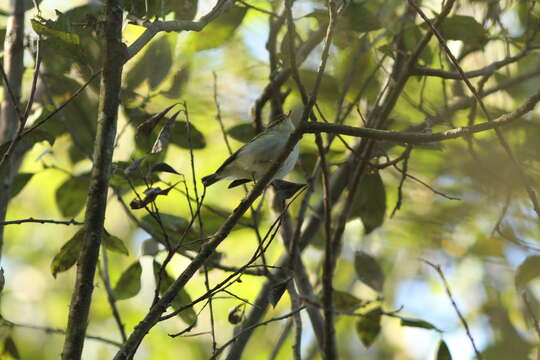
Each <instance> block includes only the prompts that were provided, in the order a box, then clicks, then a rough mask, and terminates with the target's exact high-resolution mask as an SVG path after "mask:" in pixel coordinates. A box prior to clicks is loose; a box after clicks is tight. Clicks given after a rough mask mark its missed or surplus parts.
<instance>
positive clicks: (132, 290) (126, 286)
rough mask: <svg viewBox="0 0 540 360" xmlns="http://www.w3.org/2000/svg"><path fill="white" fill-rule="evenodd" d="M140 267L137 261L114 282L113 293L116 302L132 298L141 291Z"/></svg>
mask: <svg viewBox="0 0 540 360" xmlns="http://www.w3.org/2000/svg"><path fill="white" fill-rule="evenodd" d="M141 274H142V266H141V263H140V262H139V261H138V260H137V261H135V262H134V263H133V264H131V265H130V266H129V267H128V268H127V269H126V270H125V271H124V272H123V273H122V275H120V278H119V279H118V281H117V282H116V286H115V287H114V290H113V293H114V297H115V298H116V300H125V299H129V298H132V297H134V296H135V295H137V294H138V293H139V291H140V290H141Z"/></svg>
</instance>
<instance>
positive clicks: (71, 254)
mask: <svg viewBox="0 0 540 360" xmlns="http://www.w3.org/2000/svg"><path fill="white" fill-rule="evenodd" d="M85 233H86V229H85V228H84V227H83V228H81V229H80V230H79V231H77V232H76V233H75V235H73V237H72V238H71V239H70V240H69V241H68V242H66V243H65V244H64V245H63V246H62V248H61V249H60V251H59V252H58V254H56V255H55V256H54V258H53V260H52V262H51V273H52V275H53V276H54V277H56V274H58V273H61V272H64V271H66V270H69V269H70V268H71V267H72V266H73V265H75V263H76V262H77V259H78V258H79V253H80V252H81V247H82V243H83V241H84V235H85Z"/></svg>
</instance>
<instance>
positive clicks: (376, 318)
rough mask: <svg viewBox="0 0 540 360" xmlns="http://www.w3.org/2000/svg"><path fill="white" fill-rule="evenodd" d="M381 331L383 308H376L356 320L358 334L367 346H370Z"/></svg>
mask: <svg viewBox="0 0 540 360" xmlns="http://www.w3.org/2000/svg"><path fill="white" fill-rule="evenodd" d="M380 332H381V309H380V308H376V309H374V310H372V311H370V312H369V313H367V314H365V315H364V316H362V317H361V318H360V319H359V320H358V321H357V322H356V334H357V335H358V337H359V338H360V341H361V342H362V344H364V346H365V347H366V348H368V347H370V346H371V344H373V342H374V341H375V339H376V338H377V336H378V335H379V333H380Z"/></svg>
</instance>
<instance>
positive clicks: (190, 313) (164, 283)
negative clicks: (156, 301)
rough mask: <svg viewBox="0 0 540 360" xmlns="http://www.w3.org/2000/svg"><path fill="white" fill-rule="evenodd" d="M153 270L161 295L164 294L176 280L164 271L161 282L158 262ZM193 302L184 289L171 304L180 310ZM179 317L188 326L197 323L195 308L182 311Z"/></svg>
mask: <svg viewBox="0 0 540 360" xmlns="http://www.w3.org/2000/svg"><path fill="white" fill-rule="evenodd" d="M153 269H154V279H155V280H156V284H157V283H158V282H159V292H160V294H163V293H164V292H165V291H166V290H167V289H168V288H169V286H171V285H172V283H173V282H174V279H173V278H172V277H171V276H170V275H169V274H168V273H167V271H163V273H162V274H161V281H159V270H160V269H161V265H160V264H159V263H158V262H157V261H154V262H153ZM191 302H192V300H191V296H189V294H188V292H187V291H186V290H185V289H182V290H180V292H179V293H178V295H176V297H175V298H174V299H173V301H172V302H171V307H172V308H173V309H175V310H178V309H180V308H181V307H183V306H185V305H188V304H190V303H191ZM178 316H180V318H181V319H182V320H184V322H185V323H186V324H188V325H192V324H196V323H197V314H196V313H195V310H193V307H189V308H187V309H184V310H182V311H181V312H180V313H179V314H178Z"/></svg>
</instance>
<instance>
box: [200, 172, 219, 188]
mask: <svg viewBox="0 0 540 360" xmlns="http://www.w3.org/2000/svg"><path fill="white" fill-rule="evenodd" d="M219 180H221V178H220V177H219V175H218V174H211V175H208V176H205V177H203V178H202V179H201V181H202V183H203V185H204V186H205V187H208V186H210V185H212V184H214V183H216V182H218V181H219Z"/></svg>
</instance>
